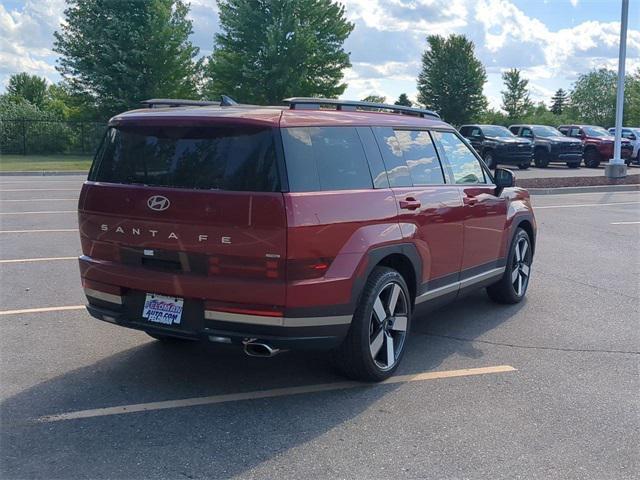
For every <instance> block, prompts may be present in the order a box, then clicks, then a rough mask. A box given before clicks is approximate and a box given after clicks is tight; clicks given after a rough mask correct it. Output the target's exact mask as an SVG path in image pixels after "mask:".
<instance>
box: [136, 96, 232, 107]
mask: <svg viewBox="0 0 640 480" xmlns="http://www.w3.org/2000/svg"><path fill="white" fill-rule="evenodd" d="M140 103H142V104H143V105H147V106H148V107H149V108H157V107H204V106H207V105H220V102H210V101H207V100H181V99H178V98H151V99H149V100H144V101H142V102H140Z"/></svg>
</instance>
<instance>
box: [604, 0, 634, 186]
mask: <svg viewBox="0 0 640 480" xmlns="http://www.w3.org/2000/svg"><path fill="white" fill-rule="evenodd" d="M628 19H629V0H622V16H621V19H620V54H619V56H618V91H617V92H616V138H615V142H614V144H613V158H612V159H610V160H609V163H608V164H607V165H605V168H604V171H605V175H606V176H607V177H609V178H622V177H626V176H627V166H626V165H625V163H624V162H623V161H622V157H621V155H620V142H621V136H622V110H623V107H624V64H625V61H626V58H627V23H628Z"/></svg>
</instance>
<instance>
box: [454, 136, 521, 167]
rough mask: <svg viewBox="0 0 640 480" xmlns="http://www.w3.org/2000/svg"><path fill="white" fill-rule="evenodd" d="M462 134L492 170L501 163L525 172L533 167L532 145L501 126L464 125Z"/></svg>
mask: <svg viewBox="0 0 640 480" xmlns="http://www.w3.org/2000/svg"><path fill="white" fill-rule="evenodd" d="M460 134H461V135H462V136H463V137H465V138H466V139H467V140H469V143H471V145H472V146H473V148H474V149H475V150H476V152H478V153H479V154H480V156H481V157H482V159H483V160H484V162H485V163H486V164H487V166H488V167H489V168H490V169H492V170H493V169H494V168H496V166H497V165H498V164H500V163H503V164H508V165H517V166H518V167H519V168H521V169H523V170H525V169H527V168H529V166H530V165H531V159H532V156H533V148H532V143H531V142H530V141H529V140H525V139H523V138H518V137H516V136H515V135H514V134H513V133H511V132H510V131H509V130H508V129H507V128H505V127H501V126H499V125H463V126H462V127H460Z"/></svg>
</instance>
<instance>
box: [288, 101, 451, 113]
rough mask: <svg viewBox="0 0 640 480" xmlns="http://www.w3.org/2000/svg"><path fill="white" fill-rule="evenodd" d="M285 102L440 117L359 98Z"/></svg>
mask: <svg viewBox="0 0 640 480" xmlns="http://www.w3.org/2000/svg"><path fill="white" fill-rule="evenodd" d="M283 102H285V103H287V104H289V108H290V109H291V110H319V109H320V108H321V107H322V106H335V107H336V110H344V111H352V112H353V111H358V110H360V111H363V110H365V111H366V110H369V111H370V110H383V111H388V112H390V113H399V114H403V115H414V116H416V117H423V118H424V117H433V118H440V115H438V114H437V113H436V112H434V111H432V110H426V109H424V108H414V107H405V106H404V105H389V104H387V103H375V102H360V101H357V100H337V99H334V98H313V97H291V98H285V99H284V100H283Z"/></svg>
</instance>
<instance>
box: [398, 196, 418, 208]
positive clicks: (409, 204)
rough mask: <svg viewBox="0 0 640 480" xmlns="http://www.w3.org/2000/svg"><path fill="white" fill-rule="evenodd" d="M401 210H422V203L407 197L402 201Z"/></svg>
mask: <svg viewBox="0 0 640 480" xmlns="http://www.w3.org/2000/svg"><path fill="white" fill-rule="evenodd" d="M400 208H402V209H404V210H417V209H418V208H420V202H419V201H418V200H416V199H415V198H413V197H407V198H405V199H404V200H400Z"/></svg>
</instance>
